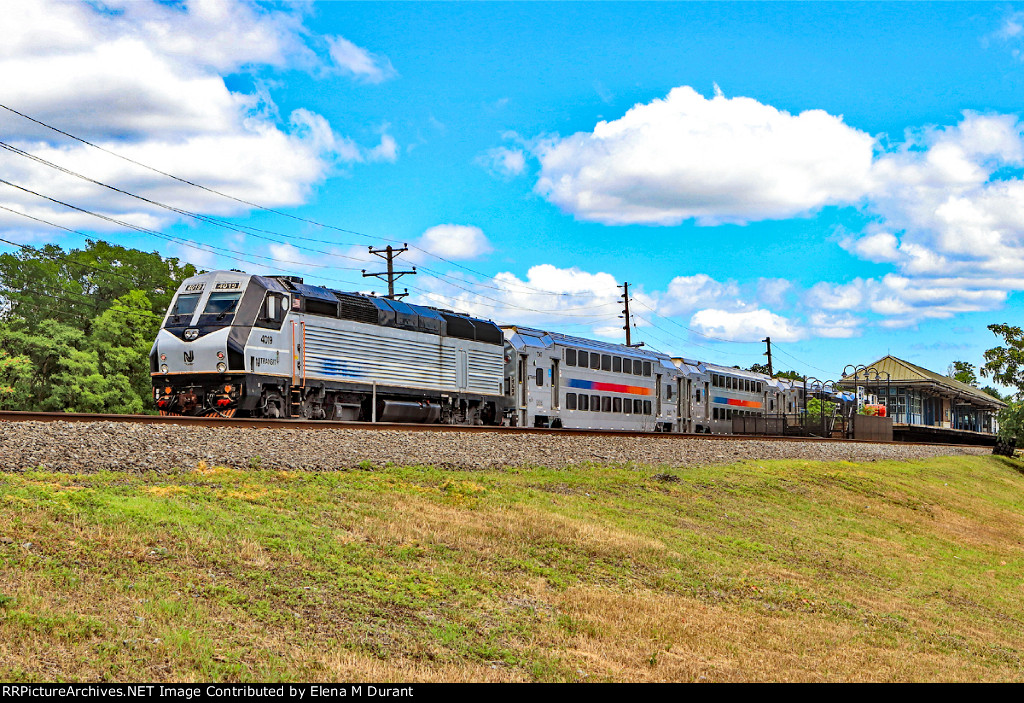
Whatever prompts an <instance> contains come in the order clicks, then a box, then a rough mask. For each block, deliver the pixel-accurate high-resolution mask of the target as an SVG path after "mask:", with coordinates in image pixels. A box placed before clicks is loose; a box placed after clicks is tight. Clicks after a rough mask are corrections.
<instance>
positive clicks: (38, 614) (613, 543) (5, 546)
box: [0, 457, 1024, 681]
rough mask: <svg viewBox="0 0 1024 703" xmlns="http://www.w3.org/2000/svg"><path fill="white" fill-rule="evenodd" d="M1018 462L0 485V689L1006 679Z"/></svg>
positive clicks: (49, 476) (1011, 645)
mask: <svg viewBox="0 0 1024 703" xmlns="http://www.w3.org/2000/svg"><path fill="white" fill-rule="evenodd" d="M254 463H255V462H254ZM1022 466H1024V465H1022V463H1021V462H1017V461H1012V460H1005V459H1000V458H995V457H971V458H966V457H960V458H943V459H932V460H928V461H920V462H913V463H905V464H898V463H883V462H879V463H868V464H853V463H837V464H821V463H813V462H802V461H798V462H744V463H741V464H734V465H730V466H719V467H708V468H688V469H674V470H665V469H656V468H645V467H625V468H623V467H618V468H609V467H600V466H587V467H580V468H576V469H570V470H550V469H543V468H538V469H531V470H508V471H487V472H465V473H461V472H453V471H442V470H436V469H432V468H429V467H413V468H407V467H386V468H383V469H379V470H359V471H349V472H341V473H329V474H328V473H324V474H317V473H286V472H271V471H258V470H254V471H246V472H240V471H233V470H228V469H222V468H216V467H205V466H200V467H198V468H196V469H194V470H186V471H183V472H182V473H180V474H175V475H156V474H148V475H145V474H144V475H125V474H112V473H107V474H99V475H66V474H54V473H24V474H0V567H2V568H0V680H3V681H11V680H16V681H53V680H81V681H85V680H133V679H142V680H214V681H235V680H325V679H342V680H356V679H364V680H365V679H376V680H382V679H393V680H464V679H469V680H542V681H548V680H555V681H563V680H569V681H575V680H589V681H594V680H597V681H604V680H630V681H634V680H684V681H686V680H708V681H723V680H725V681H737V680H765V679H768V680H823V679H826V680H848V679H854V680H863V679H868V680H908V679H911V680H922V679H925V680H993V679H994V680H1021V679H1022V678H1024V664H1022V655H1024V576H1022V575H1024V473H1022V470H1024V469H1022Z"/></svg>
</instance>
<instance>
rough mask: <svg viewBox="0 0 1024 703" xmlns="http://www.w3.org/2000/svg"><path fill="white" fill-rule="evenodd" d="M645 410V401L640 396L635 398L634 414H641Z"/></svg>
mask: <svg viewBox="0 0 1024 703" xmlns="http://www.w3.org/2000/svg"><path fill="white" fill-rule="evenodd" d="M643 411H644V403H643V401H642V400H640V399H639V398H636V399H635V400H633V414H634V415H640V414H642V413H643Z"/></svg>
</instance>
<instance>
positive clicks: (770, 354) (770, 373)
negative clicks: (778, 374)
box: [761, 337, 775, 378]
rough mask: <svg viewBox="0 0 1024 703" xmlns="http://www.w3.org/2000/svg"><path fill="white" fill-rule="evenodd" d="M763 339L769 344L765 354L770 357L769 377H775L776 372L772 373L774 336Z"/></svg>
mask: <svg viewBox="0 0 1024 703" xmlns="http://www.w3.org/2000/svg"><path fill="white" fill-rule="evenodd" d="M761 341H762V342H764V343H765V344H767V345H768V351H766V352H765V353H764V355H765V356H767V357H768V377H769V378H774V377H775V374H774V373H772V338H771V337H765V338H764V339H762V340H761Z"/></svg>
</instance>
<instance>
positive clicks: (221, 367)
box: [217, 361, 228, 373]
mask: <svg viewBox="0 0 1024 703" xmlns="http://www.w3.org/2000/svg"><path fill="white" fill-rule="evenodd" d="M217 370H218V371H220V372H221V373H224V372H225V371H227V370H228V365H227V364H225V363H224V362H223V361H221V362H219V363H218V364H217Z"/></svg>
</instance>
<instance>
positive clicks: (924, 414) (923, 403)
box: [837, 355, 1006, 442]
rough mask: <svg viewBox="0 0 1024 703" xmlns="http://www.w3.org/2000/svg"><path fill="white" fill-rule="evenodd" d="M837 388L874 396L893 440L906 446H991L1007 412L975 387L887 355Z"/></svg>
mask: <svg viewBox="0 0 1024 703" xmlns="http://www.w3.org/2000/svg"><path fill="white" fill-rule="evenodd" d="M848 369H849V367H847V370H848ZM837 385H840V386H842V387H843V388H846V389H849V390H856V389H858V388H860V389H863V393H864V395H865V396H875V397H876V398H877V402H878V403H880V404H883V405H885V406H886V414H887V415H888V416H889V417H891V418H892V421H893V435H894V437H895V438H897V439H904V440H907V441H933V442H934V441H942V438H943V437H945V438H948V439H949V441H965V440H966V441H970V440H971V439H972V438H975V439H977V440H979V441H984V440H986V439H987V440H992V439H993V435H995V434H996V433H997V432H998V430H999V425H998V423H997V421H996V415H997V414H998V413H999V411H1000V410H1001V409H1002V408H1004V407H1006V403H1004V402H1003V401H1001V400H999V399H998V398H994V397H992V396H990V395H989V394H988V393H985V392H984V391H981V390H979V389H978V388H975V387H974V386H970V385H968V384H966V383H961V382H960V381H957V380H956V379H953V378H949V377H948V376H943V375H942V374H939V373H936V372H934V371H929V370H928V369H926V368H923V367H921V366H918V365H916V364H912V363H910V362H909V361H905V360H903V359H899V358H897V357H895V356H892V355H889V356H885V357H882V358H881V359H879V360H877V361H875V362H874V363H873V364H867V365H859V364H858V365H857V366H856V368H855V370H854V371H852V372H851V373H849V374H848V375H846V376H843V378H842V380H841V381H840V382H839V383H838V384H837Z"/></svg>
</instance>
